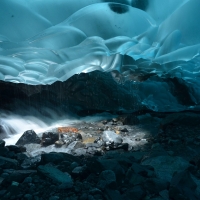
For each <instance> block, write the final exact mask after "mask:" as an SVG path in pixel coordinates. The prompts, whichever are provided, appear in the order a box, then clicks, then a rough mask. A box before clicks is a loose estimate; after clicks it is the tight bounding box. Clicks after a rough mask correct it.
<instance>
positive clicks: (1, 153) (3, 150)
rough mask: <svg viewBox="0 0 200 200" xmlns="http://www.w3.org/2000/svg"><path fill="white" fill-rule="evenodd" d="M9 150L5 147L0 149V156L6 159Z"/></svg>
mask: <svg viewBox="0 0 200 200" xmlns="http://www.w3.org/2000/svg"><path fill="white" fill-rule="evenodd" d="M8 155H9V150H8V148H7V147H0V156H4V157H8Z"/></svg>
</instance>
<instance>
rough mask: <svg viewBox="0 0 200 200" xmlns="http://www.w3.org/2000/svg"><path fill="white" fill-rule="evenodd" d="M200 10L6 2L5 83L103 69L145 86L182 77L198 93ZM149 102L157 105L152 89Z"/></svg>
mask: <svg viewBox="0 0 200 200" xmlns="http://www.w3.org/2000/svg"><path fill="white" fill-rule="evenodd" d="M199 8H200V1H199V0H166V1H165V0H164V1H160V0H140V1H138V0H111V1H109V0H87V1H85V0H67V1H66V0H56V1H54V0H48V1H42V0H37V1H35V0H28V1H27V0H17V1H16V0H1V1H0V80H3V81H9V82H14V83H25V84H31V85H39V84H52V83H54V82H55V81H65V80H67V79H69V78H70V77H71V76H73V75H74V74H79V73H88V72H91V71H95V70H99V71H102V72H111V73H112V75H113V77H114V78H115V79H116V80H117V81H119V82H123V81H126V80H132V81H136V82H137V81H145V82H144V84H146V85H149V83H147V82H148V81H147V79H148V78H149V77H151V76H158V77H160V78H181V79H183V80H184V81H185V83H187V84H188V85H191V84H192V85H194V84H196V86H195V88H193V94H199V93H200V86H199V83H198V82H199V81H198V79H199V76H200V55H199V53H200V25H199V19H200V12H199ZM140 87H143V86H142V85H141V86H140ZM166 90H167V89H166ZM192 98H193V99H195V102H196V103H197V104H198V103H199V102H200V97H199V95H196V96H195V95H193V97H192ZM142 102H143V104H145V105H150V104H149V102H154V103H155V101H153V100H152V96H151V94H149V96H146V97H144V98H143V101H142ZM154 107H155V106H154ZM152 109H153V108H152ZM154 110H156V109H154ZM158 110H159V109H158Z"/></svg>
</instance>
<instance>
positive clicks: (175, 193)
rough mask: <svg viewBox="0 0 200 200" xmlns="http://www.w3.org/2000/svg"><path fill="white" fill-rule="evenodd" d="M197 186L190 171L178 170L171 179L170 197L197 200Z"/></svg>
mask: <svg viewBox="0 0 200 200" xmlns="http://www.w3.org/2000/svg"><path fill="white" fill-rule="evenodd" d="M196 188H197V185H196V183H195V182H194V181H193V179H192V178H191V175H190V173H189V172H188V171H186V170H185V171H182V172H176V173H175V174H174V176H173V178H172V180H171V184H170V189H169V197H170V198H173V199H174V200H179V199H184V198H185V199H194V200H197V199H198V197H197V195H196V193H195V192H196V191H195V190H196Z"/></svg>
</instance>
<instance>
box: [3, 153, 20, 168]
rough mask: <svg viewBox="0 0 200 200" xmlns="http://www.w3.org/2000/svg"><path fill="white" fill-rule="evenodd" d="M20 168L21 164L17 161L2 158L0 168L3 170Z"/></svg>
mask: <svg viewBox="0 0 200 200" xmlns="http://www.w3.org/2000/svg"><path fill="white" fill-rule="evenodd" d="M18 167H19V163H18V161H17V160H14V159H10V158H5V157H2V156H0V168H2V169H17V168H18Z"/></svg>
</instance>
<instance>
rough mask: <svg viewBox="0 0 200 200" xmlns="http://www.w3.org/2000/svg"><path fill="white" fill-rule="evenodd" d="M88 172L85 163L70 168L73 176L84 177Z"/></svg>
mask: <svg viewBox="0 0 200 200" xmlns="http://www.w3.org/2000/svg"><path fill="white" fill-rule="evenodd" d="M88 174H89V169H88V168H87V166H86V165H84V166H78V167H75V168H74V169H73V170H72V176H73V177H79V178H86V177H87V176H88Z"/></svg>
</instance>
